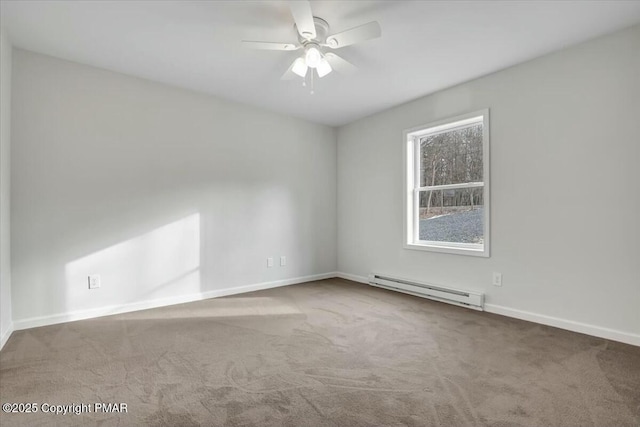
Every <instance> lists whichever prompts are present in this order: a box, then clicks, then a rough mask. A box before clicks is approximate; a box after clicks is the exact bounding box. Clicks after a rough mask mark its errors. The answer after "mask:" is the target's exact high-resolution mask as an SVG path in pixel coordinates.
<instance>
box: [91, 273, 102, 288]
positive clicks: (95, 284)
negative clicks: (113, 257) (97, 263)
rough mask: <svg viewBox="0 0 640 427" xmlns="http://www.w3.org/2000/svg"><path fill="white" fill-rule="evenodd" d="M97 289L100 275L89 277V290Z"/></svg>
mask: <svg viewBox="0 0 640 427" xmlns="http://www.w3.org/2000/svg"><path fill="white" fill-rule="evenodd" d="M99 287H100V275H99V274H91V275H89V289H97V288H99Z"/></svg>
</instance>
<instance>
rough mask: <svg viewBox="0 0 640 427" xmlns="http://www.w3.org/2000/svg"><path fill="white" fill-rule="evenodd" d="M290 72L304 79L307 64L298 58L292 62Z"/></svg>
mask: <svg viewBox="0 0 640 427" xmlns="http://www.w3.org/2000/svg"><path fill="white" fill-rule="evenodd" d="M291 71H293V72H294V73H296V74H297V75H299V76H300V77H304V76H306V75H307V64H306V63H305V60H304V59H302V58H298V59H296V60H295V61H293V67H291Z"/></svg>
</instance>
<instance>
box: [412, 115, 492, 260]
mask: <svg viewBox="0 0 640 427" xmlns="http://www.w3.org/2000/svg"><path fill="white" fill-rule="evenodd" d="M488 124H489V123H488V110H483V111H481V112H476V113H472V114H467V115H465V116H459V117H456V118H452V119H449V120H445V121H442V122H438V123H435V124H431V125H426V126H422V127H420V128H416V129H413V130H409V131H406V132H405V136H406V139H405V143H406V145H405V171H406V172H407V176H406V181H405V182H406V183H407V185H406V192H405V201H406V212H405V233H406V234H405V238H406V241H405V247H407V248H410V249H424V250H435V251H440V252H449V253H461V254H468V255H480V256H489V238H488V237H489V206H488V200H489V199H488V194H489V187H488V177H489V173H488V171H489V169H488V165H489V149H488V147H489V138H488V135H489V132H488V131H489V129H488Z"/></svg>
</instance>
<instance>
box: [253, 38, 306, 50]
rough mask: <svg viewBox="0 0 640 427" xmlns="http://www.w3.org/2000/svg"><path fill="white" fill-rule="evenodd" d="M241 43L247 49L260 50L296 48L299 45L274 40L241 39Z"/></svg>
mask: <svg viewBox="0 0 640 427" xmlns="http://www.w3.org/2000/svg"><path fill="white" fill-rule="evenodd" d="M242 45H243V46H244V47H248V48H249V49H261V50H296V49H298V48H299V47H300V46H296V45H295V44H293V43H276V42H254V41H248V40H243V41H242Z"/></svg>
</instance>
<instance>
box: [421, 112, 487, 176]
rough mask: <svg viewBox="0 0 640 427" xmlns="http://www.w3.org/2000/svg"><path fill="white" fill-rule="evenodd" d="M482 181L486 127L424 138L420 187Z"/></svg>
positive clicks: (473, 127) (478, 125)
mask: <svg viewBox="0 0 640 427" xmlns="http://www.w3.org/2000/svg"><path fill="white" fill-rule="evenodd" d="M482 181H483V179H482V123H478V124H475V125H472V126H468V127H465V128H463V129H454V130H450V131H447V132H443V133H439V134H436V135H429V136H425V137H423V138H420V187H427V186H433V185H445V184H460V183H463V182H482Z"/></svg>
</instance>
